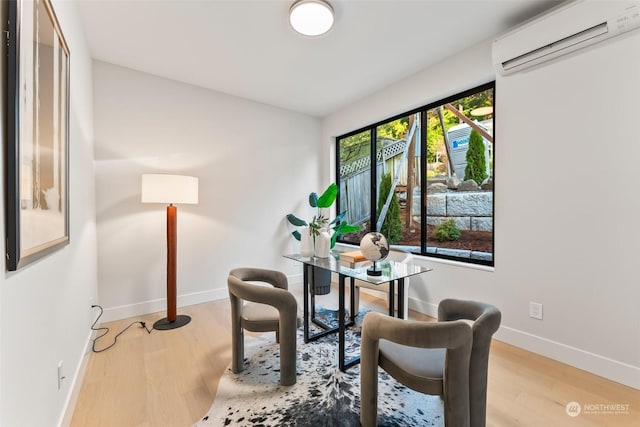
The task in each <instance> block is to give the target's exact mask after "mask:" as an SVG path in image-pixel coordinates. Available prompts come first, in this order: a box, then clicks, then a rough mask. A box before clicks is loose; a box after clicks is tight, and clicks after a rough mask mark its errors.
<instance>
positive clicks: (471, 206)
mask: <svg viewBox="0 0 640 427" xmlns="http://www.w3.org/2000/svg"><path fill="white" fill-rule="evenodd" d="M412 212H413V213H414V215H415V214H416V212H420V195H419V194H418V197H414V199H413V207H412ZM448 219H453V220H454V221H455V223H456V226H457V227H458V228H459V229H460V230H472V231H492V230H493V192H492V191H468V192H461V193H457V192H447V193H435V194H429V196H428V197H427V218H426V220H427V224H429V225H439V224H441V223H442V222H444V221H446V220H448Z"/></svg>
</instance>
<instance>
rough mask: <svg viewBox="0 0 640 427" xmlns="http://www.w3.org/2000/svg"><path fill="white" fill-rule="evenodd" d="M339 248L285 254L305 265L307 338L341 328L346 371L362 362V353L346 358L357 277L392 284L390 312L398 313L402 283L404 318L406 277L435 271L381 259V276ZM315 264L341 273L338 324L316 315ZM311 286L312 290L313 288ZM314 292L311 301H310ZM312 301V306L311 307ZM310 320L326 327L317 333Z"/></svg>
mask: <svg viewBox="0 0 640 427" xmlns="http://www.w3.org/2000/svg"><path fill="white" fill-rule="evenodd" d="M339 255H340V253H339V252H336V251H332V253H331V255H330V256H329V257H328V258H315V257H311V258H308V257H302V256H300V255H299V254H290V255H284V257H285V258H288V259H291V260H294V261H298V262H300V263H302V265H303V279H302V282H303V287H304V290H303V294H304V297H303V299H304V303H303V304H304V310H303V312H304V342H309V341H315V340H317V339H319V338H321V337H323V336H325V335H328V334H332V333H335V332H338V365H339V368H340V370H341V371H345V370H346V369H348V368H350V367H351V366H353V365H355V364H357V363H359V362H360V357H354V358H352V359H349V360H345V330H346V327H347V326H352V325H353V324H354V320H355V317H356V315H357V314H358V313H355V280H356V279H358V280H362V281H364V282H368V283H371V284H374V285H381V284H384V283H388V284H389V315H390V316H393V315H394V306H395V304H394V303H395V302H394V298H395V285H396V283H397V285H398V317H399V318H402V317H403V313H404V292H405V286H404V279H406V278H408V277H411V276H415V275H418V274H421V273H426V272H428V271H431V270H432V269H431V268H424V267H421V266H419V265H415V264H413V263H402V262H396V261H391V260H384V261H378V262H377V263H376V267H377V270H380V271H381V272H382V274H381V275H380V276H370V275H368V274H367V269H368V268H369V266H370V264H371V263H366V264H363V266H362V267H355V268H353V267H350V266H349V265H348V264H347V263H343V262H340V261H339ZM313 267H318V268H322V269H325V270H329V271H331V272H332V273H337V274H338V300H339V302H338V326H337V327H331V326H329V325H327V324H325V323H324V322H322V321H320V320H319V319H316V317H315V314H316V313H315V294H314V292H313V286H311V287H309V285H310V284H309V277H310V271H311V269H312V268H313ZM347 278H349V281H350V283H349V285H350V292H349V300H350V301H349V302H350V304H349V322H348V323H347V322H346V319H345V318H346V312H345V280H346V279H347ZM310 289H311V291H310ZM309 296H311V301H309ZM309 302H311V310H309ZM310 322H313V323H314V324H315V325H317V326H319V327H320V328H321V329H322V330H321V331H320V332H317V333H315V334H311V333H310V332H309V325H310Z"/></svg>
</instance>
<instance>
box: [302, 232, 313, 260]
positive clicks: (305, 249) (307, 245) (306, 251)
mask: <svg viewBox="0 0 640 427" xmlns="http://www.w3.org/2000/svg"><path fill="white" fill-rule="evenodd" d="M300 256H301V257H303V258H311V257H312V256H313V238H312V237H311V233H310V230H309V227H302V228H301V229H300Z"/></svg>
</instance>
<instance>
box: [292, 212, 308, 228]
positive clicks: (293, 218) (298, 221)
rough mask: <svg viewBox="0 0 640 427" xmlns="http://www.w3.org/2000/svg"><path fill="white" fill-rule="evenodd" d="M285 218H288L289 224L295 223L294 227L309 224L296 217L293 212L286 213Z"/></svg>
mask: <svg viewBox="0 0 640 427" xmlns="http://www.w3.org/2000/svg"><path fill="white" fill-rule="evenodd" d="M287 219H288V220H289V222H290V223H291V224H293V225H295V226H296V227H302V226H305V225H309V224H307V221H305V220H304V219H300V218H298V217H297V216H295V215H294V214H288V215H287Z"/></svg>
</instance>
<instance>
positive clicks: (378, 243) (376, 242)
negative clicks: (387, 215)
mask: <svg viewBox="0 0 640 427" xmlns="http://www.w3.org/2000/svg"><path fill="white" fill-rule="evenodd" d="M360 252H362V255H364V257H365V258H366V259H368V260H369V261H374V262H375V261H381V260H383V259H385V258H386V257H387V255H389V243H387V238H386V237H384V235H383V234H382V233H378V232H377V231H372V232H371V233H367V234H365V235H364V237H363V238H362V240H360Z"/></svg>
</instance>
